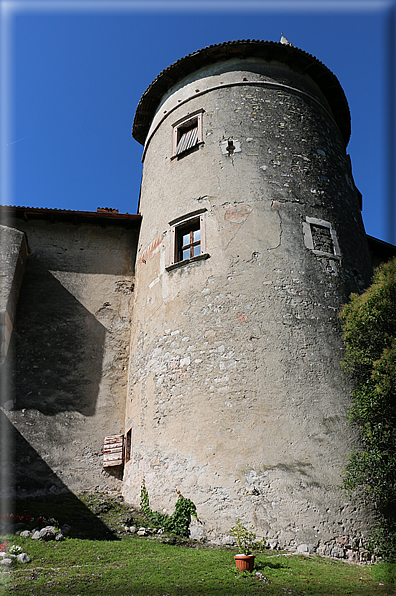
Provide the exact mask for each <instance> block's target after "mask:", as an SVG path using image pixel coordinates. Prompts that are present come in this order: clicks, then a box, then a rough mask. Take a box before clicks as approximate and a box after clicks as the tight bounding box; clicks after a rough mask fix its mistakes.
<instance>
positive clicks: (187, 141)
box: [172, 110, 203, 158]
mask: <svg viewBox="0 0 396 596" xmlns="http://www.w3.org/2000/svg"><path fill="white" fill-rule="evenodd" d="M202 113H203V110H199V111H198V112H194V114H190V115H189V116H187V117H186V118H183V119H182V120H179V121H178V122H176V123H175V124H173V155H172V157H173V158H175V157H180V156H181V155H184V154H185V153H187V152H188V151H190V150H191V149H194V148H196V147H197V146H198V145H199V144H200V143H202V142H203V137H202Z"/></svg>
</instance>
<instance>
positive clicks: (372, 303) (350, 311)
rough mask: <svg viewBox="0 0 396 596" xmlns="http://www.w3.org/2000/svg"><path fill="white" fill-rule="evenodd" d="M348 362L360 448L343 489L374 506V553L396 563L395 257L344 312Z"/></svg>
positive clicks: (345, 363)
mask: <svg viewBox="0 0 396 596" xmlns="http://www.w3.org/2000/svg"><path fill="white" fill-rule="evenodd" d="M340 318H341V320H342V323H343V331H344V339H345V343H346V352H345V358H344V360H343V362H342V365H343V367H344V369H345V371H347V372H348V373H349V374H350V375H351V378H352V381H353V384H354V390H353V403H352V407H351V410H350V411H349V416H348V417H349V421H350V422H351V423H352V424H354V425H355V426H356V427H357V428H358V430H359V433H360V438H361V448H360V449H359V450H355V451H354V452H353V453H352V454H351V456H350V457H349V460H348V463H347V466H346V470H345V474H344V478H343V487H344V488H345V489H346V490H347V492H348V493H349V494H352V493H355V494H360V495H361V496H362V497H363V498H364V499H366V500H368V501H369V502H370V503H372V504H373V505H374V507H375V508H376V510H377V512H378V519H379V522H378V523H379V525H378V528H377V530H376V531H375V532H374V533H373V536H372V538H371V547H372V550H373V551H374V552H376V553H377V554H380V555H381V556H383V557H386V558H388V559H394V560H396V408H395V401H396V259H392V260H391V261H389V262H388V263H386V264H384V265H382V266H381V267H379V268H378V269H376V271H375V274H374V279H373V283H372V285H371V286H370V287H369V288H368V289H367V290H366V291H365V292H364V293H363V294H361V295H357V294H352V295H351V300H350V302H349V303H348V304H346V305H345V306H344V308H343V310H342V312H341V315H340Z"/></svg>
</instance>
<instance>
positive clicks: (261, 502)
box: [124, 64, 371, 548]
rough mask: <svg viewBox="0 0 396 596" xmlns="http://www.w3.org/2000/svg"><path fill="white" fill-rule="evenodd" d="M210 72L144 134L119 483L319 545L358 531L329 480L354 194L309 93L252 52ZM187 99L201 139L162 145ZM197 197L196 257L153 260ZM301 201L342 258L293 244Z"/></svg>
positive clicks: (358, 238)
mask: <svg viewBox="0 0 396 596" xmlns="http://www.w3.org/2000/svg"><path fill="white" fill-rule="evenodd" d="M266 68H267V66H266V65H265V64H263V73H265V72H266V70H265V69H266ZM284 70H285V69H283V71H284ZM210 76H211V74H210V72H208V73H207V76H204V74H202V80H203V81H204V83H205V85H206V87H207V92H205V93H203V94H201V95H200V96H199V97H195V96H194V93H195V91H196V90H200V89H201V87H202V85H200V81H194V85H193V86H192V87H191V85H190V87H189V89H190V91H191V93H190V95H189V94H188V92H187V90H186V88H185V87H184V86H183V84H179V85H178V87H177V89H176V90H175V93H174V94H173V95H172V92H171V93H169V94H168V99H167V100H166V101H165V102H164V103H163V105H162V106H161V108H160V110H161V114H160V116H161V117H159V115H157V116H156V117H155V119H154V120H155V121H156V126H157V128H155V127H154V129H155V130H153V127H152V131H151V132H152V133H154V134H152V136H151V137H150V142H149V144H148V146H147V147H146V153H145V158H144V170H143V179H142V192H141V202H140V210H141V213H142V215H143V222H142V229H141V235H140V239H139V247H138V253H137V270H136V274H137V277H136V279H137V288H136V293H135V305H134V315H133V317H134V318H133V337H132V344H131V368H130V377H129V392H128V399H127V406H126V428H127V429H128V428H129V427H132V437H133V440H132V457H131V461H130V462H128V463H127V464H126V468H125V481H124V495H125V497H126V499H127V500H129V501H131V502H134V503H138V502H139V491H140V483H141V480H142V478H143V477H144V478H145V481H146V486H147V487H148V490H149V494H150V496H151V500H152V506H153V507H154V508H158V509H160V510H162V509H163V508H165V509H169V508H170V507H171V505H173V503H174V501H175V500H176V494H175V493H174V492H173V493H172V491H173V490H174V489H176V488H177V489H179V490H181V491H182V492H183V494H185V496H188V497H190V498H192V499H193V500H194V502H195V503H196V505H197V508H198V515H199V517H200V518H201V519H202V520H203V521H204V523H205V527H206V530H207V532H208V533H209V534H210V533H219V532H220V533H221V532H224V533H227V532H228V530H229V528H230V526H231V525H232V524H233V523H234V522H235V519H236V517H240V518H241V519H242V520H243V521H245V522H247V523H253V524H254V526H255V527H256V529H257V532H258V534H262V535H266V536H267V537H270V538H276V539H278V540H279V542H280V543H281V544H288V543H299V542H309V543H311V544H315V545H316V546H317V545H318V544H319V542H320V544H321V545H322V546H323V545H324V543H325V542H326V541H327V542H328V541H330V542H331V541H332V540H334V539H335V537H337V536H340V535H342V534H349V535H359V534H360V532H364V531H365V529H366V522H365V514H364V512H363V511H361V510H360V509H359V508H358V510H357V509H356V508H355V507H354V506H352V505H351V504H349V503H347V502H345V499H344V497H343V495H342V493H341V491H340V490H339V488H338V487H339V484H340V473H341V470H342V469H343V467H344V465H345V458H346V454H347V453H349V452H350V450H351V447H352V444H353V440H354V439H353V436H352V435H351V431H350V429H349V428H348V427H347V424H346V411H347V408H348V406H349V387H348V386H347V384H346V382H345V380H344V379H343V376H342V373H341V369H340V359H341V357H342V349H343V344H342V340H341V333H340V326H339V322H338V319H337V313H338V311H339V309H340V305H341V304H342V303H343V301H344V300H345V299H346V297H347V296H348V295H349V293H350V292H351V291H353V290H357V289H358V288H359V287H362V286H364V285H365V284H367V283H368V282H369V280H370V274H371V263H370V257H369V254H368V249H367V244H366V239H365V234H364V229H363V225H362V220H361V216H360V211H359V206H358V198H357V196H356V193H355V189H354V184H353V181H352V178H351V172H350V166H349V161H348V159H347V156H346V154H345V149H344V147H343V143H342V140H341V138H340V135H339V132H338V129H337V127H336V125H335V123H334V121H333V120H332V119H331V117H330V116H329V114H328V112H327V111H326V110H325V109H324V108H321V107H320V106H319V105H318V102H317V101H314V100H311V99H309V98H308V97H307V96H306V95H303V94H298V93H297V92H292V91H290V90H288V89H280V88H274V87H271V85H265V84H263V83H262V81H260V82H258V83H257V84H255V80H256V79H257V64H256V66H255V72H254V75H252V76H251V74H250V72H249V69H248V68H246V69H245V66H243V67H242V66H241V67H240V71H239V72H237V69H236V68H235V65H234V68H233V73H232V77H233V79H235V78H236V77H237V78H238V85H230V86H228V87H226V88H224V89H223V88H219V81H218V80H217V78H216V80H215V81H214V82H215V83H216V85H211V80H210ZM282 76H283V75H282ZM290 79H293V81H294V84H296V76H295V75H294V73H293V74H290ZM244 81H247V82H246V84H245V85H244V84H243V83H244ZM249 81H250V82H251V84H248V83H249ZM303 88H304V89H306V88H307V86H306V84H305V82H304V85H303ZM210 89H212V90H210ZM179 100H180V107H176V108H175V106H177V105H178V102H179ZM167 102H168V103H167ZM323 104H324V106H326V102H325V100H324V99H323ZM169 106H171V108H172V109H171V110H170V112H171V113H170V116H169V117H167V116H166V112H167V108H168V107H169ZM201 108H203V109H204V113H203V127H204V145H202V146H200V147H199V148H197V149H196V150H195V151H192V152H191V153H189V154H188V155H185V156H183V157H181V158H180V159H178V160H177V159H176V160H171V159H170V158H171V155H172V153H171V152H172V126H171V125H172V123H174V122H176V121H177V120H178V119H180V118H182V117H184V116H187V115H188V113H192V112H194V111H195V110H198V109H201ZM161 118H162V120H161ZM230 139H231V140H233V141H235V143H234V144H235V146H238V148H240V151H235V152H234V153H233V154H232V155H228V154H224V152H223V151H222V147H224V142H227V141H228V140H230ZM202 208H205V209H206V210H207V211H206V224H205V225H206V249H207V251H208V253H209V254H210V257H209V258H208V259H206V260H203V261H199V262H196V263H190V264H186V265H183V266H181V267H179V268H177V269H175V270H172V271H167V270H166V269H165V267H166V266H167V265H168V264H169V262H170V252H169V251H170V225H169V222H170V221H172V220H173V219H175V218H177V217H181V216H183V215H186V214H188V213H190V212H193V211H195V210H197V209H202ZM306 217H308V218H314V219H319V220H324V221H326V222H329V224H331V226H332V230H333V231H335V233H336V238H337V240H338V244H339V249H340V252H341V256H340V258H338V259H337V258H335V257H334V258H328V257H324V256H320V255H318V254H314V253H313V251H312V250H310V249H309V248H307V246H306V241H304V226H303V224H305V225H306V222H307V220H306ZM323 548H325V547H324V546H323Z"/></svg>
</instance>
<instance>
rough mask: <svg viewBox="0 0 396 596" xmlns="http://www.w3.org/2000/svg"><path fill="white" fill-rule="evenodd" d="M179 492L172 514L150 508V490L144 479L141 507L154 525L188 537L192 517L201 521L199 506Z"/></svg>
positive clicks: (141, 491)
mask: <svg viewBox="0 0 396 596" xmlns="http://www.w3.org/2000/svg"><path fill="white" fill-rule="evenodd" d="M177 492H178V495H179V496H178V499H177V502H176V505H175V511H174V512H173V513H172V515H168V514H167V513H159V512H158V511H152V510H151V509H150V501H149V495H148V491H147V488H146V486H145V483H144V481H143V483H142V487H141V490H140V509H141V511H142V512H143V513H144V514H145V515H146V517H147V519H148V520H149V522H150V523H151V524H152V525H153V526H155V527H157V528H164V530H165V531H166V532H171V533H173V534H176V535H177V536H182V537H183V538H188V537H189V536H190V529H189V528H190V523H191V517H195V519H197V520H198V521H199V519H198V515H197V508H196V507H195V505H194V503H193V502H192V501H191V500H190V499H186V498H185V497H183V495H182V494H181V493H180V492H179V491H177Z"/></svg>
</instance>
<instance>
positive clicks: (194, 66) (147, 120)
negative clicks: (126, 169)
mask: <svg viewBox="0 0 396 596" xmlns="http://www.w3.org/2000/svg"><path fill="white" fill-rule="evenodd" d="M251 57H254V58H263V59H265V60H277V61H279V62H283V63H285V64H287V66H289V67H290V68H291V69H293V70H294V71H296V72H301V73H302V74H307V75H308V76H309V77H310V78H311V79H312V80H313V81H314V82H315V83H316V84H317V85H318V87H319V89H320V90H321V92H322V93H323V95H324V96H325V98H326V99H327V102H328V104H329V106H330V108H331V111H332V113H333V116H334V119H335V121H336V123H337V125H338V128H339V129H340V132H341V134H342V137H343V139H344V143H345V146H347V144H348V142H349V137H350V135H351V116H350V112H349V107H348V102H347V99H346V97H345V93H344V91H343V89H342V87H341V85H340V83H339V81H338V79H337V77H336V76H335V75H334V74H333V73H332V72H331V71H330V70H329V69H328V68H327V67H326V66H325V65H324V64H322V62H320V61H319V60H318V59H317V58H315V57H314V56H311V54H308V53H307V52H304V51H303V50H300V49H299V48H295V47H293V46H287V45H283V44H281V43H278V42H274V41H259V40H250V39H243V40H239V41H228V42H224V43H220V44H216V45H211V46H207V47H206V48H203V49H202V50H198V51H196V52H193V53H191V54H188V55H187V56H184V58H180V60H177V61H176V62H174V63H173V64H171V65H170V66H168V68H165V70H163V71H162V72H161V73H160V74H159V75H158V76H157V78H156V79H154V81H153V82H152V83H151V85H149V87H148V88H147V89H146V91H145V92H144V93H143V95H142V97H141V98H140V101H139V103H138V106H137V108H136V113H135V118H134V121H133V126H132V136H133V138H134V139H136V140H137V141H138V142H139V143H141V144H142V145H144V143H145V140H146V137H147V133H148V131H149V128H150V125H151V122H152V120H153V118H154V115H155V113H156V110H157V108H158V106H159V105H160V102H161V99H162V97H163V96H164V94H165V93H166V92H167V91H168V90H169V89H171V87H173V86H174V85H175V84H176V83H177V82H178V81H179V80H181V79H183V78H184V77H186V76H188V75H189V74H191V73H193V72H195V71H196V70H198V69H199V68H202V67H203V66H207V65H209V64H213V63H215V62H220V61H223V60H230V59H232V58H242V59H246V58H251Z"/></svg>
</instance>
